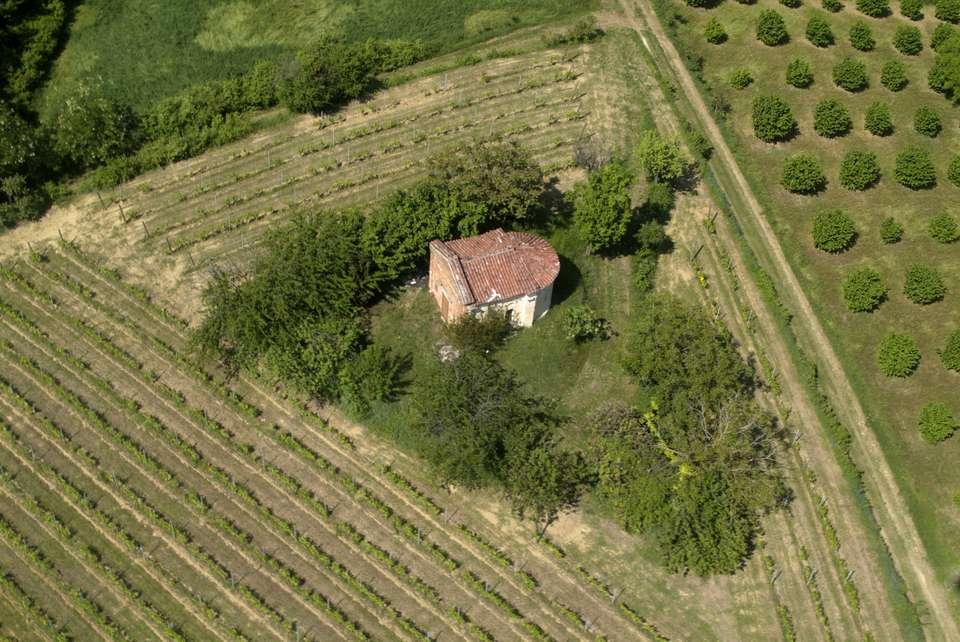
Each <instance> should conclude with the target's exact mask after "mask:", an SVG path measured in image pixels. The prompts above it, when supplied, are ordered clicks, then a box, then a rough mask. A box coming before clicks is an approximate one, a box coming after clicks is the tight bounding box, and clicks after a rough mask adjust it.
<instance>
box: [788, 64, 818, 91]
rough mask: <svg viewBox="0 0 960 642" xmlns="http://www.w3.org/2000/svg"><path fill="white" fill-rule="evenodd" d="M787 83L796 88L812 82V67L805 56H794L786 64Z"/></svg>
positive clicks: (806, 85)
mask: <svg viewBox="0 0 960 642" xmlns="http://www.w3.org/2000/svg"><path fill="white" fill-rule="evenodd" d="M787 84H788V85H792V86H793V87H796V88H798V89H804V88H806V87H809V86H810V85H811V84H813V69H812V68H811V67H810V62H809V61H808V60H807V59H806V58H794V59H793V60H791V61H790V63H789V64H788V65H787Z"/></svg>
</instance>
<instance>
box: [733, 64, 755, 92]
mask: <svg viewBox="0 0 960 642" xmlns="http://www.w3.org/2000/svg"><path fill="white" fill-rule="evenodd" d="M727 81H728V82H729V83H730V86H731V87H733V88H734V89H745V88H746V87H747V86H749V85H750V83H752V82H753V74H751V73H750V70H749V69H743V68H740V69H734V70H733V71H732V72H731V73H730V77H729V78H728V80H727Z"/></svg>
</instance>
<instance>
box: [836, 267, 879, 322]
mask: <svg viewBox="0 0 960 642" xmlns="http://www.w3.org/2000/svg"><path fill="white" fill-rule="evenodd" d="M886 298H887V287H886V286H885V285H884V284H883V279H882V278H881V277H880V273H879V272H877V271H876V270H874V269H873V268H861V269H859V270H854V271H853V272H851V273H850V274H848V275H847V278H846V279H844V281H843V300H844V302H846V304H847V308H848V309H849V310H850V311H851V312H873V311H874V310H876V309H877V308H878V307H880V304H881V303H883V302H884V300H886Z"/></svg>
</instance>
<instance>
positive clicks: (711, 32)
mask: <svg viewBox="0 0 960 642" xmlns="http://www.w3.org/2000/svg"><path fill="white" fill-rule="evenodd" d="M703 37H704V38H706V39H707V42H709V43H711V44H714V45H719V44H723V43H724V42H726V41H727V31H726V29H724V28H723V25H722V24H720V21H719V20H717V19H716V18H710V19H709V20H708V21H707V25H706V26H705V27H704V28H703Z"/></svg>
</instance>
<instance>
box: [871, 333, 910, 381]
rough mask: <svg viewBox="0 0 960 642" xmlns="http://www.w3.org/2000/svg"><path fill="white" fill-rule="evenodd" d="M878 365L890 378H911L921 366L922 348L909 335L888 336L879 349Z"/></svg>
mask: <svg viewBox="0 0 960 642" xmlns="http://www.w3.org/2000/svg"><path fill="white" fill-rule="evenodd" d="M877 365H878V366H880V372H882V373H883V374H885V375H887V376H888V377H909V376H910V375H912V374H913V373H914V372H916V370H917V366H919V365H920V348H918V347H917V342H916V341H914V339H913V337H911V336H909V335H906V334H896V333H893V334H888V335H887V336H886V337H884V338H883V340H882V341H881V342H880V345H879V346H878V347H877Z"/></svg>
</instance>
